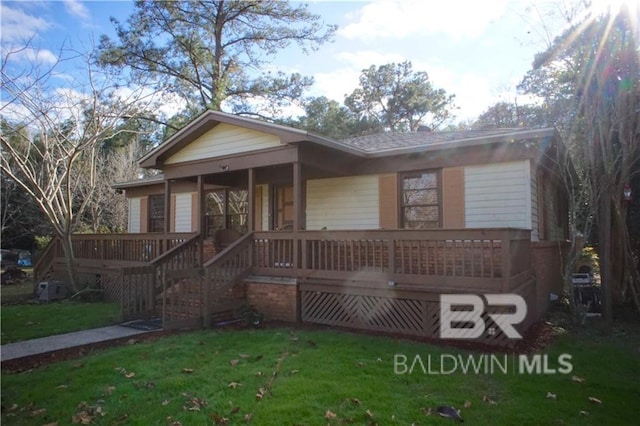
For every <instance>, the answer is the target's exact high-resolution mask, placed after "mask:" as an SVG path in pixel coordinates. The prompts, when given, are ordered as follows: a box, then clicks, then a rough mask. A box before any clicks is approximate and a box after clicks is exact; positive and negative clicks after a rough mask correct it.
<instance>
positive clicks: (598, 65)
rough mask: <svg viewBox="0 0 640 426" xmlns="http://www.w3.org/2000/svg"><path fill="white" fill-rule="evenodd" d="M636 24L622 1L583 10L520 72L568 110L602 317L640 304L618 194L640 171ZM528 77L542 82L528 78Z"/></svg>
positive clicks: (639, 284) (637, 279)
mask: <svg viewBox="0 0 640 426" xmlns="http://www.w3.org/2000/svg"><path fill="white" fill-rule="evenodd" d="M638 30H639V28H638V22H637V20H636V19H634V18H633V17H632V16H631V13H630V11H629V10H628V9H626V8H621V9H620V10H619V11H612V10H610V11H609V12H608V13H606V14H604V15H602V16H589V17H587V18H586V19H585V20H584V21H583V22H580V23H579V24H577V25H575V26H573V27H572V28H570V29H569V30H567V31H566V32H565V33H564V34H562V35H561V36H560V37H559V38H558V39H557V40H556V41H555V43H554V44H553V46H551V48H550V49H548V50H547V51H545V52H543V53H542V54H540V55H538V56H537V58H536V61H535V62H534V70H532V72H530V73H529V74H528V76H527V79H525V82H527V80H528V83H527V84H528V86H527V87H528V88H529V89H530V90H532V92H535V93H544V94H545V97H546V99H553V98H554V97H557V99H558V100H559V102H558V104H559V105H561V107H562V108H563V109H566V113H565V115H564V117H565V123H566V127H565V133H566V134H567V135H568V138H569V140H570V142H572V144H573V146H572V150H571V154H572V156H573V158H574V161H575V163H576V164H578V168H579V169H580V170H582V171H583V173H582V177H583V180H582V182H581V187H582V188H583V189H584V190H585V192H586V193H588V194H590V198H589V199H588V203H587V205H588V206H589V208H590V213H591V214H592V215H594V217H595V220H596V227H597V230H598V233H597V242H598V254H599V258H600V263H601V264H600V271H601V277H602V289H603V293H604V302H605V303H604V306H605V309H604V313H605V317H606V318H607V319H608V320H610V319H611V318H612V304H614V303H616V304H617V303H623V302H626V301H629V300H633V302H634V303H635V305H636V307H637V308H638V309H640V276H639V274H638V265H637V263H636V262H637V261H634V260H633V253H632V251H631V247H632V245H633V244H632V242H631V238H632V237H631V235H630V234H629V227H628V226H627V218H626V216H627V206H626V204H625V203H624V202H623V201H622V189H623V186H624V184H625V183H629V182H631V181H632V180H634V178H635V177H637V175H638V174H640V113H639V111H640V59H639V58H638V50H639V48H640V45H639V40H638ZM532 76H536V77H538V78H540V81H539V82H538V83H536V84H532V83H531V82H532V79H531V77H532ZM547 82H552V84H546V83H547ZM534 89H535V90H534ZM569 94H570V96H569ZM569 101H570V103H569ZM550 105H553V102H550ZM590 216H591V215H589V214H588V215H587V217H590ZM639 237H640V236H637V235H636V236H635V238H639Z"/></svg>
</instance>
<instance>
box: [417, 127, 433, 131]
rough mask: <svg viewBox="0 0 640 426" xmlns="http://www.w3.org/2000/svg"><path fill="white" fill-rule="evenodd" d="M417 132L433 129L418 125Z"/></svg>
mask: <svg viewBox="0 0 640 426" xmlns="http://www.w3.org/2000/svg"><path fill="white" fill-rule="evenodd" d="M417 131H418V132H433V129H432V128H431V127H429V126H418V130H417Z"/></svg>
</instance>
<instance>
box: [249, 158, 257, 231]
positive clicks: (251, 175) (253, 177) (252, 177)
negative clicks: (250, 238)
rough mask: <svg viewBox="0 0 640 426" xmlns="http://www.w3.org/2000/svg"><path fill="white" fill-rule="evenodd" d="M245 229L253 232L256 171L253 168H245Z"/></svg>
mask: <svg viewBox="0 0 640 426" xmlns="http://www.w3.org/2000/svg"><path fill="white" fill-rule="evenodd" d="M247 204H248V206H247V207H248V208H247V231H248V232H253V231H254V230H255V224H256V220H255V219H256V218H255V214H256V173H255V170H254V169H253V168H250V169H249V170H247Z"/></svg>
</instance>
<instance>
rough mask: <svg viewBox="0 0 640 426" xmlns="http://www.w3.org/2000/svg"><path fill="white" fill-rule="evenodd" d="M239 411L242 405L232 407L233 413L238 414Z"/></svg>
mask: <svg viewBox="0 0 640 426" xmlns="http://www.w3.org/2000/svg"><path fill="white" fill-rule="evenodd" d="M238 412H240V407H238V406H237V405H236V406H235V407H233V408H232V409H231V414H236V413H238Z"/></svg>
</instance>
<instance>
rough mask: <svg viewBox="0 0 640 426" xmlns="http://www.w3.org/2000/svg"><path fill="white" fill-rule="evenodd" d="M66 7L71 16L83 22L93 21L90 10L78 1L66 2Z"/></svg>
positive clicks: (69, 0) (66, 0) (67, 0)
mask: <svg viewBox="0 0 640 426" xmlns="http://www.w3.org/2000/svg"><path fill="white" fill-rule="evenodd" d="M64 7H65V9H67V13H68V14H69V15H73V16H75V17H77V18H80V19H81V20H82V21H85V22H86V21H89V20H90V19H91V14H90V13H89V9H87V7H86V6H85V5H84V4H82V3H81V2H79V1H77V0H65V1H64Z"/></svg>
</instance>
